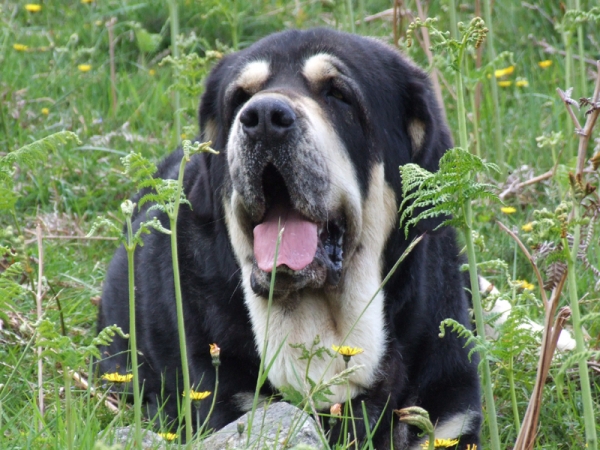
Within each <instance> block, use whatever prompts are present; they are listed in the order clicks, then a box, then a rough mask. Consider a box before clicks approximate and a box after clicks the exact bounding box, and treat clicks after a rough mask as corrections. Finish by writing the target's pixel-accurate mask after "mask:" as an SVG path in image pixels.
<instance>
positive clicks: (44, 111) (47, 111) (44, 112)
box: [42, 108, 50, 116]
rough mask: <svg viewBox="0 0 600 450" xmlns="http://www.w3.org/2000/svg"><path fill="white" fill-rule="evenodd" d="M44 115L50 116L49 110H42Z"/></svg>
mask: <svg viewBox="0 0 600 450" xmlns="http://www.w3.org/2000/svg"><path fill="white" fill-rule="evenodd" d="M42 114H43V115H45V116H47V115H48V114H50V110H49V109H48V108H42Z"/></svg>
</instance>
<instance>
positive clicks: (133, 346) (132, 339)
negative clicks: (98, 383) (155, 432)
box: [125, 215, 142, 450]
mask: <svg viewBox="0 0 600 450" xmlns="http://www.w3.org/2000/svg"><path fill="white" fill-rule="evenodd" d="M126 221H127V245H125V250H126V252H127V277H128V281H129V346H130V352H131V370H132V372H133V383H132V386H133V412H134V436H135V442H134V446H135V448H137V449H138V450H141V449H142V404H141V398H140V382H141V380H140V378H139V370H138V367H139V366H138V359H137V338H136V335H137V334H136V329H135V267H134V259H135V247H136V245H135V243H134V242H133V226H132V224H131V215H127V216H126Z"/></svg>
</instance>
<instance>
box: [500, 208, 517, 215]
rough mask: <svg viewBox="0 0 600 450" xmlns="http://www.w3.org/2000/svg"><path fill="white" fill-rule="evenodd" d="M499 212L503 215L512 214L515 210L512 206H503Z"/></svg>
mask: <svg viewBox="0 0 600 450" xmlns="http://www.w3.org/2000/svg"><path fill="white" fill-rule="evenodd" d="M500 211H502V212H503V213H504V214H514V213H516V212H517V209H516V208H514V207H512V206H503V207H502V208H500Z"/></svg>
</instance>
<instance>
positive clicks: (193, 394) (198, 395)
mask: <svg viewBox="0 0 600 450" xmlns="http://www.w3.org/2000/svg"><path fill="white" fill-rule="evenodd" d="M210 394H211V392H210V391H202V392H197V391H195V390H193V389H192V390H191V391H190V399H191V400H192V401H194V402H197V401H200V400H204V399H205V398H206V397H208V396H209V395H210ZM181 395H183V396H184V397H185V393H182V394H181Z"/></svg>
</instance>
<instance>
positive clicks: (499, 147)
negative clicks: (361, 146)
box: [0, 0, 600, 450]
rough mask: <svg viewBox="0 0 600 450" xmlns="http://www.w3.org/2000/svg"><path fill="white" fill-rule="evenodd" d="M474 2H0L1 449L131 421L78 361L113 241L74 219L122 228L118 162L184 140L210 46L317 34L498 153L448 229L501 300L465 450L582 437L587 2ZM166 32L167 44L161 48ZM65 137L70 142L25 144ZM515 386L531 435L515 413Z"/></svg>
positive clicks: (598, 339)
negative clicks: (413, 89)
mask: <svg viewBox="0 0 600 450" xmlns="http://www.w3.org/2000/svg"><path fill="white" fill-rule="evenodd" d="M32 1H33V0H32ZM492 3H493V5H491V6H492V9H491V11H488V10H487V7H489V2H487V1H485V0H469V1H464V2H461V3H458V4H455V2H454V1H451V0H446V1H442V2H429V4H427V2H422V1H420V0H416V1H412V0H406V1H402V0H396V1H395V2H393V1H388V0H345V1H341V0H295V1H285V0H206V1H202V2H200V1H193V0H180V1H178V2H177V10H178V17H176V16H174V12H173V11H172V10H170V4H169V2H167V1H159V0H147V1H144V0H139V1H138V0H128V1H125V0H120V1H119V0H106V1H101V0H81V1H65V0H56V1H53V2H39V3H30V4H27V3H25V2H16V1H11V0H0V448H1V449H13V448H14V449H47V448H51V449H64V448H89V449H91V448H94V446H95V445H96V440H97V435H98V433H99V432H100V431H102V430H106V429H109V430H110V429H111V428H115V427H119V426H124V425H129V424H133V423H134V422H135V420H134V411H133V410H132V409H131V408H130V407H125V406H123V405H119V404H118V403H114V402H113V403H107V402H106V401H105V400H106V399H107V395H108V393H107V392H106V383H105V382H103V381H102V380H98V379H96V377H94V374H93V369H92V365H91V362H92V358H93V356H94V349H95V346H94V344H95V342H94V338H95V336H96V334H97V330H96V326H95V320H96V314H97V304H98V301H99V296H100V293H101V289H102V281H103V279H104V276H105V272H106V267H107V264H108V262H109V260H110V258H111V256H112V254H113V252H114V250H115V248H116V247H117V245H118V244H119V239H120V238H119V237H118V236H116V235H115V234H114V233H113V234H111V233H108V232H96V233H94V234H93V235H89V231H90V230H91V229H92V226H93V223H94V221H95V220H96V219H97V217H98V216H102V217H105V218H108V219H111V220H113V221H114V222H115V223H117V224H119V226H122V224H123V222H124V219H123V215H122V213H121V206H120V205H121V204H122V202H123V201H124V200H126V199H128V198H130V197H131V196H132V195H133V194H134V193H135V183H134V181H133V180H132V178H131V176H129V175H128V174H127V173H125V168H124V165H123V162H122V160H121V158H123V157H125V156H127V155H128V154H129V153H130V152H136V153H139V154H140V155H142V156H143V157H144V158H147V159H148V160H150V161H153V162H155V163H157V162H158V161H160V159H161V158H163V157H164V156H166V155H167V154H168V153H169V152H170V151H171V150H172V149H174V148H176V147H177V146H178V145H179V144H180V142H181V141H182V140H185V139H192V138H193V137H194V136H195V135H196V133H197V118H196V111H197V107H198V99H199V96H200V95H201V93H202V90H203V88H202V81H203V79H204V78H205V76H206V75H207V74H208V72H209V70H210V67H211V66H212V64H213V63H214V62H215V61H216V60H218V58H219V57H220V56H221V55H222V54H225V53H228V52H232V51H235V50H237V49H241V48H244V47H246V46H248V45H249V44H251V43H252V42H254V41H256V40H257V39H259V38H260V37H263V36H265V35H267V34H269V33H271V32H274V31H277V30H281V29H285V28H291V27H296V28H309V27H314V26H326V27H332V28H337V29H340V30H344V31H351V32H356V33H359V34H364V35H369V36H375V37H378V38H381V39H382V40H384V41H386V42H388V43H390V44H392V45H398V46H399V47H400V48H401V49H402V51H404V52H406V53H407V54H408V55H410V56H411V57H412V58H413V59H414V60H415V61H416V62H417V63H418V64H419V65H420V66H422V67H424V68H425V69H426V70H427V71H428V72H429V73H431V74H432V76H434V77H435V79H436V80H437V82H436V86H439V94H440V95H441V97H442V98H443V101H444V104H445V113H446V116H447V118H448V121H449V123H450V128H451V129H452V130H453V133H454V139H455V143H456V145H457V146H461V147H462V148H463V149H465V150H468V151H469V152H471V153H472V154H474V155H477V156H479V157H481V158H482V159H483V160H485V161H486V162H488V163H494V164H496V165H497V168H498V170H490V171H484V170H478V169H477V170H476V169H475V168H474V169H473V170H470V172H469V173H470V176H471V177H472V178H471V179H472V180H473V182H475V181H477V182H478V183H481V184H483V183H485V184H486V186H487V187H486V189H488V190H489V192H491V193H492V194H494V195H490V196H487V195H485V196H480V197H477V198H473V199H472V201H471V200H470V199H468V200H469V211H471V213H470V216H469V219H468V220H467V221H466V222H467V225H466V228H465V229H466V230H467V231H466V233H463V236H466V241H465V243H464V245H465V246H466V247H468V248H473V250H474V254H476V257H477V261H478V263H479V266H478V271H479V273H480V274H482V275H483V276H485V278H486V279H488V280H489V281H490V282H492V283H493V284H494V286H495V287H496V288H497V289H498V290H499V292H498V293H494V294H490V293H489V292H488V293H484V296H483V297H484V298H483V299H482V302H483V305H484V307H485V308H487V309H490V308H491V307H493V305H494V302H496V301H499V300H502V301H508V302H510V304H511V305H512V307H513V312H512V314H511V316H510V317H509V318H508V320H506V321H505V322H504V323H503V324H501V325H500V324H496V328H497V330H498V331H499V338H498V339H496V340H490V341H484V340H482V339H479V340H476V341H475V342H476V343H477V346H478V348H480V349H481V351H482V354H483V355H485V357H484V358H482V359H483V360H484V364H482V370H483V371H484V372H485V370H487V375H485V374H484V373H482V376H484V377H485V376H487V377H488V378H489V381H490V383H489V387H490V389H491V391H490V392H493V396H492V397H491V398H492V401H493V404H494V407H495V414H494V417H495V418H496V421H497V434H498V438H497V439H496V438H495V437H494V436H493V435H494V433H495V431H493V426H490V423H489V422H490V414H489V411H490V405H489V403H488V404H487V406H486V411H485V412H486V413H487V415H486V418H487V420H486V423H485V424H484V426H483V427H482V449H488V448H502V449H513V448H519V449H520V448H535V449H548V450H550V449H579V448H581V449H583V448H586V446H587V448H590V449H597V448H598V443H597V439H595V438H594V437H593V435H594V433H596V434H597V433H598V432H600V302H599V301H598V290H597V289H598V288H600V270H599V268H600V240H599V234H598V231H599V227H600V224H598V220H597V218H598V214H599V213H600V198H598V194H597V192H596V191H595V189H596V188H597V187H598V182H599V177H598V172H597V167H598V165H600V133H599V132H598V129H600V127H599V126H596V130H595V131H594V130H592V129H591V125H592V124H591V123H590V122H591V119H590V118H594V117H597V116H598V111H599V110H600V103H599V98H598V87H597V86H599V85H600V66H597V63H596V61H597V60H598V59H600V36H599V34H598V33H597V31H596V30H597V29H598V26H599V23H600V9H598V7H595V6H594V5H595V3H596V2H592V1H583V0H567V1H565V2H555V1H552V0H539V1H536V0H532V1H530V2H521V1H516V0H506V1H496V2H492ZM476 16H481V17H482V18H483V19H484V22H485V27H487V30H486V32H485V33H484V34H485V36H483V35H482V36H481V42H479V40H478V39H475V38H476V37H477V36H478V35H476V34H475V35H473V36H474V37H473V39H471V40H470V41H469V42H465V46H464V54H462V53H461V55H462V60H460V61H458V63H457V59H456V58H457V56H456V48H458V47H457V46H453V44H449V43H448V40H449V39H452V38H459V37H460V36H461V35H462V33H464V32H466V31H465V30H466V28H468V25H469V24H472V22H471V20H472V19H473V18H474V17H476ZM419 17H421V19H422V23H421V25H423V26H421V25H419V24H415V23H414V22H415V19H417V18H419ZM427 17H429V18H436V19H437V21H433V22H426V21H425V19H426V18H427ZM458 22H462V23H464V26H463V27H457V25H456V24H457V23H458ZM173 23H176V24H177V25H178V30H177V29H176V30H175V31H173V30H172V24H173ZM411 23H412V24H413V25H411ZM425 25H426V26H425ZM438 30H440V31H438ZM446 31H447V33H446ZM407 33H408V35H407ZM173 36H177V39H176V47H177V49H178V52H179V54H180V55H183V56H181V57H180V58H179V59H177V60H173V59H170V60H169V59H167V60H165V58H168V57H169V56H174V55H173V47H174V46H173ZM475 41H477V42H475ZM409 44H412V45H409ZM461 48H462V47H461ZM457 74H458V75H457ZM459 79H460V80H459ZM570 88H572V91H570V90H569V89H570ZM557 89H561V90H562V93H560V92H557ZM595 91H596V92H595ZM594 92H595V95H596V97H595V100H594V98H593V95H594ZM561 95H562V98H561ZM461 99H462V100H464V101H461ZM580 99H584V100H580ZM585 99H587V100H585ZM565 100H566V101H565ZM594 102H596V103H595V104H594ZM463 103H464V104H463ZM176 105H179V106H176ZM574 118H575V120H574ZM577 122H578V123H579V125H580V127H581V128H583V129H584V130H585V131H586V132H588V133H587V136H584V135H582V132H581V131H579V132H577V130H578V129H579V127H578V126H577V124H576V123H577ZM586 123H588V124H589V129H588V128H585V125H584V124H586ZM65 131H67V132H71V133H74V135H76V138H75V136H74V135H71V134H65V133H62V134H59V135H56V136H55V137H54V138H50V139H49V140H46V141H44V140H43V139H44V138H47V137H48V136H51V135H53V134H55V133H60V132H65ZM583 134H585V133H583ZM19 152H21V153H19ZM11 155H12V156H11ZM473 167H475V166H473ZM478 167H482V168H483V167H484V166H478ZM493 196H499V200H495V199H493V198H491V197H493ZM471 208H472V210H471ZM499 222H501V223H502V224H504V225H505V226H506V228H507V229H508V230H509V231H511V232H512V234H513V236H511V235H510V234H509V233H507V232H506V231H504V230H503V229H502V228H501V226H500V225H499ZM519 241H520V242H521V243H522V244H523V245H522V247H521V246H520V245H519ZM528 254H529V256H531V260H533V261H535V264H534V265H532V264H531V262H530V258H529V256H528ZM470 257H471V255H469V258H470ZM538 269H539V270H538ZM485 294H487V295H485ZM565 307H569V308H570V314H569V311H568V310H565V309H563V308H565ZM557 316H558V320H559V321H560V322H557V323H559V325H560V326H563V325H564V327H565V328H566V329H568V330H569V331H570V332H571V333H572V334H573V335H574V336H577V337H578V340H579V341H580V342H578V348H577V349H573V350H571V351H567V352H561V351H556V352H554V354H552V350H553V349H552V348H551V347H552V343H551V342H550V341H551V336H550V334H549V333H542V332H536V333H532V332H531V331H530V330H528V329H525V328H523V327H522V325H523V323H526V322H527V321H528V320H534V321H536V322H537V323H539V324H544V323H545V322H547V323H550V324H553V323H554V322H555V318H556V317H557ZM486 317H487V321H488V322H489V324H493V323H494V322H495V321H498V317H497V316H494V315H493V314H492V315H488V316H486ZM447 332H451V331H449V330H448V331H447ZM479 337H481V336H479ZM475 338H476V337H474V339H475ZM544 340H546V341H547V342H546V344H545V345H544V346H543V351H542V342H543V341H544ZM541 351H542V354H544V355H545V356H546V359H545V360H544V362H543V363H539V359H540V352H541ZM544 352H545V353H544ZM483 365H486V366H487V369H485V370H484V369H483ZM540 371H541V373H542V375H539V373H540ZM546 372H547V373H546ZM584 374H587V375H584ZM586 376H587V377H588V378H587V379H586ZM582 377H583V379H582ZM536 379H537V380H538V384H537V385H536ZM540 383H541V384H540ZM586 384H587V385H588V386H589V387H588V388H587V389H586V388H585V385H586ZM582 385H583V386H584V388H583V389H582ZM532 397H533V398H534V400H533V403H532V404H533V405H536V407H537V414H538V415H539V426H538V425H537V419H536V418H535V417H532V414H533V413H532V412H531V410H530V412H529V413H526V411H527V409H528V405H529V404H530V399H531V398H532ZM41 405H43V407H41ZM111 405H112V406H111ZM590 414H593V415H592V416H590ZM533 416H535V414H533ZM524 419H525V420H524ZM144 426H146V425H145V424H144ZM522 428H525V429H527V428H531V429H534V430H535V429H537V434H536V435H535V436H530V437H529V438H528V439H529V441H528V442H529V444H528V445H529V446H527V445H525V444H523V442H522V441H519V442H518V443H517V444H515V442H516V440H517V436H518V435H519V431H520V430H521V429H522ZM594 430H595V431H594ZM520 439H524V438H523V437H521V438H520ZM173 446H174V447H175V446H176V444H173ZM352 447H354V445H352Z"/></svg>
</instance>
